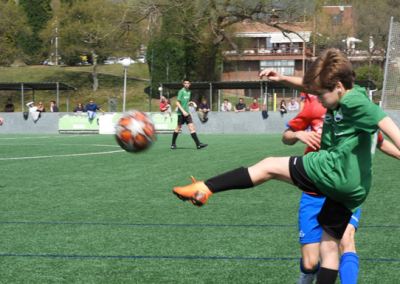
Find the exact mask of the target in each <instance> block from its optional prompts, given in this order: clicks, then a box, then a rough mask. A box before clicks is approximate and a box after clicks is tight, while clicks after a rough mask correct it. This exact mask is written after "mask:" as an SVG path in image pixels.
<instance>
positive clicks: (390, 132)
mask: <svg viewBox="0 0 400 284" xmlns="http://www.w3.org/2000/svg"><path fill="white" fill-rule="evenodd" d="M378 127H379V129H380V130H382V132H383V133H385V134H386V136H387V137H389V139H390V140H392V141H393V143H394V145H395V146H396V147H397V149H398V150H400V129H399V128H398V127H397V125H396V124H395V123H394V122H393V120H392V119H391V118H390V117H388V116H386V117H385V118H383V119H382V120H381V121H380V122H379V123H378Z"/></svg>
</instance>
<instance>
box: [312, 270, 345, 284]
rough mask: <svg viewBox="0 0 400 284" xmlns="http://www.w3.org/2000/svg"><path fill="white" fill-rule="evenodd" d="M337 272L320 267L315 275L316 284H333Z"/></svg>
mask: <svg viewBox="0 0 400 284" xmlns="http://www.w3.org/2000/svg"><path fill="white" fill-rule="evenodd" d="M338 272H339V271H338V270H334V269H329V268H325V267H321V268H320V269H319V272H318V274H317V282H316V284H334V283H335V282H336V278H337V275H338Z"/></svg>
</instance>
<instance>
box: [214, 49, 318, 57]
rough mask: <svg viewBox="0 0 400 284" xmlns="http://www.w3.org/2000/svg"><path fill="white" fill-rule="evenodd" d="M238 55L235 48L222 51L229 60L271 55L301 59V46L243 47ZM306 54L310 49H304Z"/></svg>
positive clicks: (308, 54)
mask: <svg viewBox="0 0 400 284" xmlns="http://www.w3.org/2000/svg"><path fill="white" fill-rule="evenodd" d="M240 51H241V55H239V54H238V53H237V52H236V50H228V51H223V52H222V53H223V54H224V55H225V56H226V57H227V58H228V59H230V60H266V59H272V57H275V58H277V59H278V58H279V59H302V57H303V48H302V47H259V48H243V49H241V50H240ZM306 56H311V53H310V50H309V49H306Z"/></svg>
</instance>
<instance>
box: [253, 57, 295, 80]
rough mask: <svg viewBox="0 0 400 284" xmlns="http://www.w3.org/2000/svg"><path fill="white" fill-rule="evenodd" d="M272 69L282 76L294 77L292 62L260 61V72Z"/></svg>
mask: <svg viewBox="0 0 400 284" xmlns="http://www.w3.org/2000/svg"><path fill="white" fill-rule="evenodd" d="M267 68H272V69H275V70H276V71H277V72H279V73H281V74H282V75H288V76H294V60H260V71H262V70H264V69H267Z"/></svg>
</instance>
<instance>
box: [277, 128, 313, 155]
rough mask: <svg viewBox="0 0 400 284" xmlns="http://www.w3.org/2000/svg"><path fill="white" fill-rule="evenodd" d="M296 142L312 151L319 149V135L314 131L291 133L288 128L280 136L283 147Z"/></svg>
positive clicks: (291, 130)
mask: <svg viewBox="0 0 400 284" xmlns="http://www.w3.org/2000/svg"><path fill="white" fill-rule="evenodd" d="M297 141H301V142H303V143H304V144H306V145H307V146H310V147H311V148H312V149H313V150H319V149H320V148H321V135H319V134H318V133H316V132H314V131H296V132H295V131H293V129H291V128H288V129H287V130H286V131H285V133H283V136H282V142H283V144H285V145H294V144H296V143H297Z"/></svg>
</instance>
